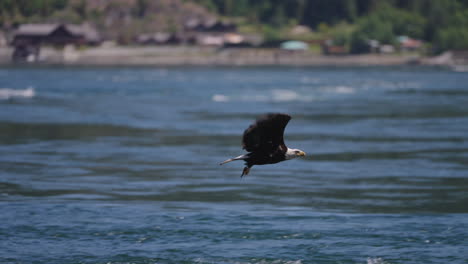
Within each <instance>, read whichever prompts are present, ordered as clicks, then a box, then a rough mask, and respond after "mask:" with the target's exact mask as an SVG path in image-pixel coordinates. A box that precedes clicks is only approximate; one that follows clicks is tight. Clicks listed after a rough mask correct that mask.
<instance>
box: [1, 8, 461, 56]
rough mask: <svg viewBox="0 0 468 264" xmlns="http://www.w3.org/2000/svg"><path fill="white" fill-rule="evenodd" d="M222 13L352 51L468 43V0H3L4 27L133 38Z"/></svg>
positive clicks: (253, 26)
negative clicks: (78, 28)
mask: <svg viewBox="0 0 468 264" xmlns="http://www.w3.org/2000/svg"><path fill="white" fill-rule="evenodd" d="M202 17H203V18H204V19H205V20H207V19H206V18H212V17H216V19H219V20H221V21H229V22H230V23H235V25H236V27H237V30H238V31H239V32H241V33H244V34H259V35H261V36H262V37H263V39H264V41H265V43H266V44H267V45H268V44H269V43H270V44H271V43H273V44H274V43H279V42H280V41H283V40H286V39H295V40H301V41H308V42H309V43H310V42H313V41H322V40H327V41H329V42H330V43H332V44H333V45H336V46H340V47H344V48H345V49H346V50H347V51H348V52H349V53H366V52H369V51H370V50H371V49H372V45H369V41H370V40H372V41H376V42H378V43H379V44H380V45H382V44H383V45H385V44H388V45H395V44H397V42H398V41H401V38H411V39H416V40H420V41H421V42H422V43H424V45H425V50H426V51H427V52H428V53H432V54H438V53H441V52H443V51H445V50H460V49H467V48H468V30H467V28H468V0H435V1H434V0H286V1H285V0H115V1H106V0H0V26H1V27H3V28H9V27H14V26H15V25H19V24H24V23H75V24H81V23H85V22H86V23H90V24H92V25H94V26H96V27H97V28H98V29H99V31H100V32H101V33H102V35H103V37H104V38H106V39H118V40H119V41H120V42H121V43H131V42H132V40H134V39H136V38H137V36H138V35H139V34H143V33H148V32H160V31H164V32H171V33H180V32H183V31H184V30H186V25H187V23H188V22H187V21H188V19H191V18H202Z"/></svg>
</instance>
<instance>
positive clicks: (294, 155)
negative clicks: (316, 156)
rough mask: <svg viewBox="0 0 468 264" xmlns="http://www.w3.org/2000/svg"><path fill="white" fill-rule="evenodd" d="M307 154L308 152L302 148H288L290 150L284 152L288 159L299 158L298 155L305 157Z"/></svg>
mask: <svg viewBox="0 0 468 264" xmlns="http://www.w3.org/2000/svg"><path fill="white" fill-rule="evenodd" d="M305 155H306V153H305V152H304V151H302V150H300V149H290V148H288V150H287V151H286V153H285V154H284V156H285V158H286V159H287V160H290V159H294V158H297V157H303V156H305Z"/></svg>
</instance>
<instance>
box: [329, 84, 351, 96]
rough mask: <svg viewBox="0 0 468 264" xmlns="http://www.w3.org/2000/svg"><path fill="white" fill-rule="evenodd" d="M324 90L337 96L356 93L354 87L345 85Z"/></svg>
mask: <svg viewBox="0 0 468 264" xmlns="http://www.w3.org/2000/svg"><path fill="white" fill-rule="evenodd" d="M323 89H324V90H325V91H326V92H329V93H336V94H352V93H355V91H356V90H355V89H354V88H353V87H349V86H343V85H339V86H332V87H323Z"/></svg>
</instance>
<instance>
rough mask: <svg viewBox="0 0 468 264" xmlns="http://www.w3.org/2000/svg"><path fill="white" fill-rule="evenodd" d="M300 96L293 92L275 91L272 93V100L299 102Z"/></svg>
mask: <svg viewBox="0 0 468 264" xmlns="http://www.w3.org/2000/svg"><path fill="white" fill-rule="evenodd" d="M299 98H300V96H299V94H298V93H296V92H295V91H291V90H283V89H275V90H273V91H272V99H273V101H276V102H290V101H297V100H298V99H299Z"/></svg>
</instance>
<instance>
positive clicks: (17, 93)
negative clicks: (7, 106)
mask: <svg viewBox="0 0 468 264" xmlns="http://www.w3.org/2000/svg"><path fill="white" fill-rule="evenodd" d="M35 95H36V92H35V91H34V88H33V87H28V88H26V89H10V88H0V99H2V100H8V99H11V98H33V97H34V96H35Z"/></svg>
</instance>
